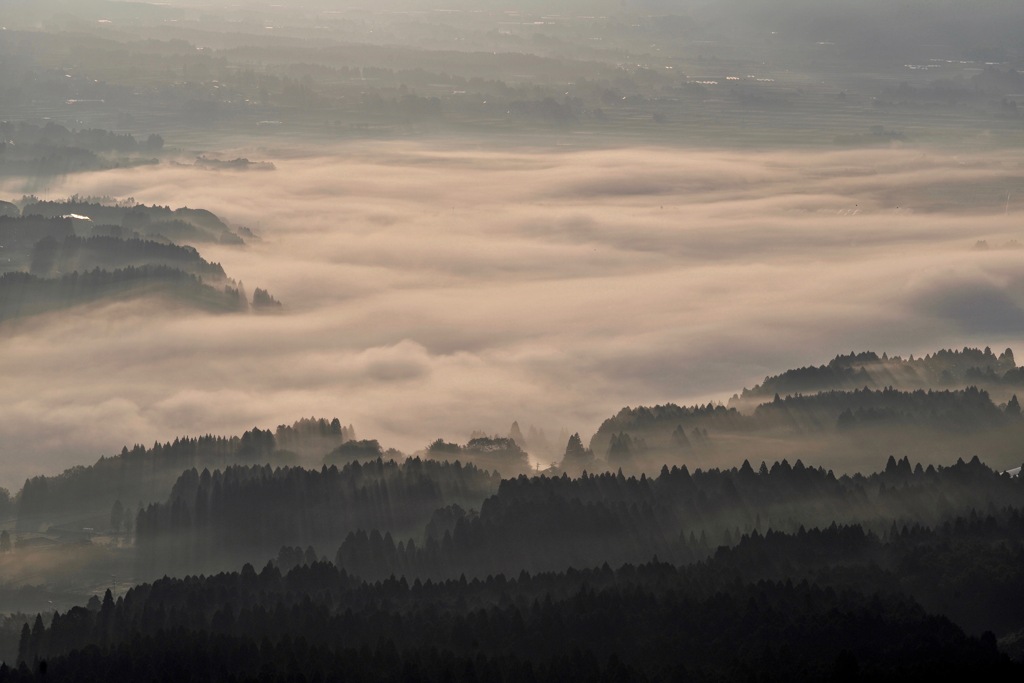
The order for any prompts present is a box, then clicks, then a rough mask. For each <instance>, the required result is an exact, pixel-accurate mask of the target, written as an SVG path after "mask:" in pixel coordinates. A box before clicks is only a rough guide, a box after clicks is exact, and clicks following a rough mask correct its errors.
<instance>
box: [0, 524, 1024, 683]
mask: <svg viewBox="0 0 1024 683" xmlns="http://www.w3.org/2000/svg"><path fill="white" fill-rule="evenodd" d="M851 533H853V534H855V533H856V530H850V531H840V530H826V531H824V532H822V533H821V534H819V535H818V536H811V535H808V534H805V535H804V538H802V539H800V542H803V543H812V544H815V545H821V546H823V547H825V548H826V549H827V548H829V547H840V548H841V547H842V542H841V541H842V537H843V534H851ZM833 537H834V538H833ZM787 540H788V539H787ZM814 541H820V542H818V543H814ZM763 544H764V545H771V546H776V545H778V546H779V547H780V548H784V545H781V544H777V543H776V538H775V537H774V536H773V537H772V538H766V539H764V541H763ZM735 554H736V553H734V552H729V551H727V552H725V553H724V554H720V555H719V556H716V557H715V558H714V559H712V560H710V561H709V562H706V563H700V564H697V565H694V566H691V567H682V568H679V567H673V566H672V565H669V564H665V563H662V562H658V561H652V562H648V563H644V564H641V565H639V566H634V565H624V566H623V567H621V568H619V569H617V570H613V569H611V568H610V567H609V566H608V565H604V566H602V567H600V568H595V569H585V570H569V571H566V572H561V573H552V574H534V575H531V574H529V573H527V572H522V573H518V574H516V575H513V576H506V575H496V576H492V577H488V578H487V579H486V580H476V579H474V580H470V581H467V580H466V579H465V578H460V579H452V580H449V581H444V582H437V583H435V582H431V581H426V582H421V581H419V580H416V581H413V582H411V583H410V582H409V581H407V580H406V579H404V578H401V579H395V578H394V577H392V578H389V579H386V580H384V581H382V582H377V583H374V584H365V583H362V582H359V581H357V580H355V579H353V578H352V577H351V576H349V575H348V574H346V573H345V572H344V571H343V570H339V569H337V568H336V567H334V566H333V565H331V564H329V563H322V562H315V563H313V564H311V565H304V566H299V567H297V568H295V569H292V570H291V571H289V572H288V573H287V574H285V575H282V574H281V572H280V571H278V570H277V569H276V568H275V567H273V565H267V566H266V567H265V568H264V569H263V570H262V571H261V572H259V573H257V572H256V571H255V570H254V569H253V568H252V566H249V565H247V566H246V567H244V568H243V570H242V571H241V572H240V573H233V574H218V575H216V576H210V577H190V578H186V579H167V578H165V579H162V580H160V581H157V582H155V583H153V584H146V585H141V586H138V587H135V588H133V589H131V590H129V592H128V593H127V594H126V595H125V596H123V597H119V598H117V599H116V600H115V599H114V598H113V597H112V596H111V595H110V594H109V593H108V594H107V595H106V596H105V597H104V599H103V601H102V602H101V603H99V604H98V605H93V607H92V609H90V608H87V607H76V608H74V609H72V610H70V611H69V612H66V613H64V614H55V615H54V616H53V617H52V618H49V619H48V621H49V625H48V626H47V624H46V623H44V621H43V619H42V618H41V617H40V618H37V619H36V620H35V622H34V624H33V626H31V627H29V626H28V625H26V626H25V627H24V628H23V630H22V635H21V642H20V648H19V654H20V660H21V663H22V664H24V666H23V667H19V668H18V669H8V670H5V671H3V672H2V673H0V676H4V677H6V680H13V681H20V680H42V678H43V676H44V675H45V677H46V679H47V680H58V681H60V680H72V679H73V680H82V679H87V680H129V679H130V680H138V681H148V680H167V679H168V678H169V679H172V680H185V679H189V678H191V679H198V680H270V681H277V680H281V681H284V680H300V679H305V680H438V681H440V680H446V681H447V680H464V681H476V680H488V681H495V680H497V681H521V680H559V681H562V680H608V681H613V680H693V681H722V680H747V679H750V678H753V679H754V680H766V681H776V680H777V681H805V680H806V681H821V680H829V681H831V680H835V681H848V680H858V679H862V680H879V681H890V680H891V681H898V680H923V679H924V678H925V677H929V678H932V677H939V676H941V675H945V676H954V677H966V678H971V679H983V680H992V681H1002V680H1007V681H1009V680H1016V679H1017V677H1019V676H1020V675H1021V673H1022V672H1024V669H1022V665H1021V664H1014V663H1012V662H1011V661H1010V660H1009V659H1008V658H1006V657H1005V656H1004V655H1001V654H1000V653H999V652H998V651H997V649H996V641H995V638H994V637H993V636H992V634H991V633H986V634H984V635H983V637H981V638H980V639H974V638H970V637H968V636H966V635H965V634H964V633H963V632H962V631H961V630H960V629H959V628H958V627H956V626H955V625H954V624H953V623H951V622H950V621H949V620H947V619H945V618H944V617H941V616H932V615H929V614H928V613H926V611H925V610H924V609H922V608H921V606H920V605H919V604H917V603H916V602H915V601H914V600H913V599H911V598H908V597H906V596H903V595H899V594H897V593H895V592H893V591H886V592H881V593H865V592H860V591H857V590H854V589H849V588H844V589H841V590H837V589H835V588H832V587H831V586H827V585H826V586H820V585H817V584H814V583H811V582H808V581H790V580H785V581H768V580H760V581H750V580H744V579H742V578H738V577H737V574H736V573H735V572H734V571H733V570H732V569H731V568H730V567H728V566H727V565H730V564H735V558H734V557H733V555H735ZM34 672H39V673H38V674H35V673H34ZM34 676H38V678H35V677H34Z"/></svg>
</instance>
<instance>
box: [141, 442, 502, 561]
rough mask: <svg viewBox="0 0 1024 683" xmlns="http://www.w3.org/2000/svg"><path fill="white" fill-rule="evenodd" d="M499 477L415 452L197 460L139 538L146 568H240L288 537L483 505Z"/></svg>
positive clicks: (409, 526) (315, 537)
mask: <svg viewBox="0 0 1024 683" xmlns="http://www.w3.org/2000/svg"><path fill="white" fill-rule="evenodd" d="M498 481H499V477H498V475H496V474H493V473H490V472H486V471H484V470H480V469H477V468H476V467H474V466H472V465H467V466H465V467H464V466H462V465H461V464H460V463H458V462H456V463H454V464H450V463H447V462H443V463H442V462H437V461H433V460H426V461H424V460H420V459H419V458H411V459H409V460H406V461H405V462H403V463H401V464H398V463H396V462H394V461H386V462H385V461H383V460H379V459H378V460H375V461H369V462H366V463H359V462H352V463H349V464H348V465H345V466H343V467H341V468H338V467H335V466H331V467H327V466H326V465H325V466H323V468H322V469H320V470H306V469H302V468H298V467H283V468H277V469H274V468H271V467H270V466H269V465H264V466H262V467H260V466H252V467H229V468H227V469H226V470H224V471H223V472H221V471H220V470H216V471H214V472H213V473H211V472H210V471H209V470H205V469H204V470H203V471H202V473H199V472H197V471H196V470H195V469H191V470H188V471H186V472H185V473H184V474H183V475H182V476H181V478H179V479H178V481H177V482H176V483H175V484H174V488H173V489H172V491H171V495H170V498H169V499H168V500H167V501H166V502H164V503H159V504H157V503H154V504H151V505H149V506H148V507H146V508H145V509H144V510H141V511H140V512H139V514H138V520H137V522H136V544H137V546H138V552H139V557H140V562H141V563H142V564H143V573H148V571H147V570H157V569H158V570H160V571H167V570H172V569H173V570H176V571H184V572H195V571H210V570H211V568H224V567H237V566H238V564H240V562H239V560H240V559H242V560H244V559H246V558H248V559H253V560H257V561H259V559H264V558H267V557H271V556H273V555H274V554H275V553H276V552H277V550H278V549H279V548H280V547H281V546H282V545H290V544H298V545H318V546H321V547H324V546H331V545H335V544H337V543H339V542H340V541H341V539H343V538H345V536H346V535H347V534H351V533H352V532H354V531H357V530H359V529H374V530H379V532H381V533H389V534H390V533H394V534H396V535H401V536H402V537H405V536H408V535H418V534H419V533H421V531H422V529H423V528H424V526H425V525H427V523H428V522H429V521H430V520H431V517H432V515H433V514H434V512H435V511H436V510H438V509H440V508H444V507H446V506H453V505H455V506H465V507H479V506H480V503H481V502H482V501H483V500H484V499H485V498H487V497H488V496H489V495H491V494H492V493H493V492H494V491H495V490H496V489H497V487H498ZM389 538H390V535H389Z"/></svg>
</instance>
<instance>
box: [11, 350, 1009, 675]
mask: <svg viewBox="0 0 1024 683" xmlns="http://www.w3.org/2000/svg"><path fill="white" fill-rule="evenodd" d="M937 355H938V354H937ZM953 355H954V356H956V357H960V355H963V354H960V355H957V354H953ZM966 355H968V356H971V357H973V355H972V354H971V353H967V354H966ZM980 357H981V358H986V357H988V354H987V352H981V356H980ZM1005 357H1006V354H1004V358H1005ZM862 359H863V357H862ZM1021 422H1022V419H1021V415H1020V410H1019V405H1018V403H1017V400H1016V398H1015V397H1011V398H1010V400H1008V401H1006V402H1005V403H1001V404H996V403H995V401H993V399H992V397H991V395H990V394H989V393H988V391H987V390H985V389H982V388H980V387H978V386H974V385H966V386H963V387H958V388H942V389H931V388H920V389H898V388H895V387H893V386H885V387H882V388H870V387H864V386H862V387H853V388H850V389H834V388H833V389H826V390H823V391H819V392H816V393H806V394H805V393H801V392H795V393H791V394H786V395H785V396H781V395H773V397H772V398H771V400H768V401H764V402H762V403H761V404H759V405H758V406H757V407H756V408H755V409H753V410H749V411H744V410H741V409H740V408H738V407H736V406H733V407H726V406H724V405H720V404H711V403H709V404H706V405H703V406H702V405H696V406H691V407H684V406H677V405H673V404H666V405H659V406H652V407H644V406H638V407H636V408H624V409H622V410H621V411H620V412H619V413H618V414H617V415H615V416H614V417H612V418H610V419H609V420H606V421H605V423H604V424H602V426H601V428H600V429H599V430H598V432H597V433H596V434H595V435H594V436H593V437H592V438H591V439H590V446H589V447H587V446H584V441H583V439H582V438H581V437H580V436H579V435H578V434H574V435H572V436H571V437H570V438H569V439H568V443H567V444H566V448H565V455H564V458H563V460H562V462H561V463H559V464H558V465H556V466H554V467H551V468H549V469H547V470H545V471H544V472H542V473H541V472H537V471H536V470H531V469H530V461H529V460H528V458H529V454H528V453H527V451H526V449H525V448H523V446H522V445H520V444H521V442H522V443H525V440H524V439H523V436H522V432H521V430H519V428H518V425H517V424H515V425H513V428H512V430H510V434H509V436H507V437H506V436H501V435H494V436H482V435H475V436H473V437H472V438H470V439H469V440H468V441H467V442H466V443H465V444H458V443H455V442H451V441H446V440H445V439H443V438H439V439H435V440H434V441H432V442H430V443H429V444H428V445H427V446H426V447H425V448H424V449H423V450H421V451H419V452H418V453H417V454H415V455H413V456H407V455H405V454H403V453H401V452H399V451H397V450H394V449H386V448H384V447H383V446H382V445H381V444H380V443H379V442H378V441H376V440H374V439H357V438H356V433H355V430H354V428H353V427H352V426H351V425H347V426H346V425H344V424H343V423H342V422H341V421H340V420H339V419H337V418H334V419H332V420H327V419H325V418H304V419H302V420H298V421H296V422H294V423H292V424H287V425H286V424H282V425H279V426H278V427H277V428H276V429H273V430H272V429H261V428H258V427H254V428H253V429H251V430H249V431H247V432H245V433H244V434H242V435H241V436H237V437H217V436H211V435H207V436H203V437H180V438H178V439H175V440H173V441H171V442H167V443H162V444H161V443H155V444H154V445H153V446H152V447H150V448H146V447H143V446H141V445H136V446H133V447H131V448H128V447H125V448H124V449H123V450H122V451H121V453H120V454H118V455H115V456H113V457H104V458H101V459H100V460H99V461H97V462H96V463H95V464H93V465H91V466H87V467H76V468H73V469H70V470H68V471H66V472H64V473H62V474H61V475H59V476H56V477H36V478H32V479H29V480H28V481H27V482H26V483H25V486H24V487H23V488H22V490H21V491H19V492H18V493H17V494H15V495H14V496H13V497H12V496H10V495H9V494H6V492H4V494H5V495H4V497H3V501H2V502H3V503H4V506H5V509H7V510H8V512H9V513H10V514H13V515H15V516H16V519H17V527H16V528H15V530H14V531H15V533H14V535H13V537H12V536H11V535H9V534H7V532H4V533H5V534H7V535H6V536H5V537H3V538H0V562H4V563H8V565H9V566H12V567H13V566H15V564H11V563H17V562H18V561H19V558H25V559H26V561H28V560H29V558H44V557H47V555H46V553H47V552H62V551H64V552H66V551H67V550H69V549H71V547H72V546H70V545H68V544H69V543H72V542H73V543H76V544H78V545H77V546H75V549H74V550H73V552H76V553H87V556H88V557H89V558H90V559H89V562H90V563H91V564H90V565H89V566H90V567H92V570H91V571H94V572H103V571H106V572H108V574H109V573H110V572H114V571H116V572H118V573H130V574H132V575H133V576H134V578H133V579H129V581H128V584H127V585H126V586H123V587H122V588H121V589H120V590H117V589H115V590H113V591H106V595H105V596H104V597H103V598H102V599H101V598H100V597H99V596H100V594H102V591H100V592H99V593H96V594H95V595H94V596H93V598H92V599H90V600H88V601H87V604H85V603H86V601H85V600H83V601H82V603H83V604H81V605H80V606H78V607H71V608H66V607H65V608H60V609H56V610H53V611H47V612H39V615H38V616H36V615H34V614H32V615H20V616H17V615H16V616H13V617H12V618H11V619H9V620H8V621H7V622H5V626H4V628H3V629H0V652H3V653H6V654H4V655H3V658H4V659H5V660H6V664H5V665H4V667H3V668H0V680H12V681H28V680H43V679H44V678H45V679H46V680H95V679H104V678H105V679H126V680H127V679H131V680H140V681H148V680H153V681H156V680H167V679H168V678H172V679H189V678H191V679H197V680H239V681H242V680H253V681H255V680H267V681H277V680H281V681H284V680H289V681H291V680H303V679H305V680H310V681H311V680H331V679H337V678H345V679H353V680H417V679H418V680H466V681H474V680H507V681H520V680H538V681H540V680H564V679H566V678H573V679H577V678H582V679H588V680H609V681H612V680H651V681H660V680H695V681H732V680H749V679H753V680H779V681H803V680H806V681H811V680H836V681H850V680H903V679H906V678H911V679H919V678H923V677H925V676H927V677H930V678H934V677H937V676H940V675H942V674H946V675H949V674H950V672H953V673H954V674H956V675H962V676H968V675H970V676H982V677H984V678H985V679H986V680H1016V679H1017V678H1019V677H1020V675H1021V673H1024V617H1022V615H1024V589H1022V588H1021V587H1022V586H1024V478H1021V477H1019V476H1013V475H1011V474H1010V473H1008V472H1004V471H1002V468H1000V469H994V468H993V467H991V466H989V465H987V464H986V462H985V460H986V459H987V457H988V456H989V455H991V454H992V453H996V452H998V451H997V449H996V448H995V446H994V445H993V444H996V445H998V443H999V442H998V440H997V439H995V438H994V437H993V435H1001V437H1000V438H1004V439H1008V438H1009V437H1011V436H1013V435H1015V434H1017V433H1018V432H1019V430H1021V429H1022V427H1021ZM885 429H895V430H898V431H905V432H907V433H910V434H913V435H918V434H924V435H927V436H928V438H930V439H933V441H931V442H929V443H938V442H939V441H941V440H943V439H949V440H952V439H953V438H954V436H956V435H959V436H960V437H963V438H965V439H966V438H968V437H969V438H973V439H975V441H974V442H973V443H975V444H976V445H977V446H978V452H979V453H981V454H982V455H981V456H980V457H979V455H968V454H967V453H964V454H963V456H962V457H957V458H953V459H951V460H947V461H945V462H943V458H942V456H941V455H939V454H935V455H934V456H933V457H930V458H927V459H926V460H924V461H923V462H919V461H916V460H915V459H912V458H911V457H909V456H907V455H888V456H886V455H879V454H878V453H877V452H876V451H872V450H871V449H870V447H866V446H865V445H864V444H865V443H866V442H863V441H858V440H857V439H858V438H863V436H864V435H874V434H877V433H880V432H881V431H883V430H885ZM773 434H774V435H778V434H787V435H790V436H792V435H796V437H799V438H804V439H817V438H819V437H820V435H822V434H825V435H831V436H832V437H835V438H836V439H847V440H849V441H850V442H851V443H852V444H855V445H856V447H857V448H859V449H861V450H862V451H864V455H865V457H868V456H873V457H874V458H875V462H876V463H878V464H881V463H883V462H884V467H882V468H881V469H878V468H877V467H876V468H873V471H872V470H867V471H850V470H849V469H845V470H844V469H839V468H832V467H831V466H830V463H829V460H828V459H827V458H822V457H818V458H817V459H813V460H808V461H807V462H809V463H810V464H805V461H804V460H803V459H801V458H792V459H791V458H787V457H777V458H771V459H769V458H764V459H760V458H759V459H755V458H754V457H746V458H744V459H742V460H736V461H734V462H739V463H740V464H738V465H735V464H734V465H732V466H723V465H722V464H717V463H723V462H728V458H729V455H730V452H729V451H728V449H727V448H725V447H723V445H726V446H727V445H728V443H729V441H728V439H730V438H736V437H740V436H742V437H750V438H751V440H750V441H749V442H748V443H749V444H757V443H758V442H759V441H760V440H762V439H764V438H766V437H769V436H770V435H773ZM858 435H861V436H860V437H858ZM517 439H518V440H519V441H517ZM775 443H776V444H778V443H784V442H783V441H776V442H775ZM816 443H828V442H825V441H820V442H816ZM749 452H750V455H751V456H754V455H755V454H756V453H757V452H758V451H757V450H756V448H753V447H751V448H749ZM784 452H785V451H784ZM666 454H667V456H666ZM709 457H710V458H711V460H708V458H709ZM658 461H660V463H661V464H659V465H658V466H657V468H653V467H650V466H649V465H650V464H651V463H652V462H658ZM837 462H839V461H837ZM712 463H714V464H712ZM48 524H49V525H50V526H49V528H47V525H48ZM58 524H60V525H62V526H58ZM85 524H87V525H90V527H91V528H89V529H88V530H85V529H83V530H82V531H79V530H78V529H79V528H80V527H78V526H76V525H85ZM104 539H105V540H104ZM47 544H55V545H51V546H47ZM47 547H52V548H53V550H52V551H47V550H46V548H47ZM104 548H109V550H104ZM62 549H63V550H62ZM104 552H108V553H109V559H107V560H105V559H104V557H106V556H105V555H104ZM85 556H86V555H83V557H85ZM33 561H34V560H33ZM104 562H106V563H107V564H104ZM104 567H107V569H104ZM240 567H241V570H239V568H240ZM257 568H259V569H257ZM162 575H163V576H164V578H162V579H159V578H157V577H160V576H162ZM124 588H127V590H124ZM5 590H6V589H5ZM52 594H53V595H54V596H56V593H52ZM11 595H13V594H11ZM46 595H47V594H46V593H45V592H42V593H40V596H41V599H45V597H46ZM19 624H23V627H21V628H20V631H19V630H18V629H19V626H18V625H19Z"/></svg>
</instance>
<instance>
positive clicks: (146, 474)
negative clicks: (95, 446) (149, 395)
mask: <svg viewBox="0 0 1024 683" xmlns="http://www.w3.org/2000/svg"><path fill="white" fill-rule="evenodd" d="M354 436H355V431H354V430H353V428H352V426H351V425H349V426H347V427H346V426H343V425H342V424H341V421H340V420H338V418H334V419H333V420H326V419H324V418H319V419H317V418H305V419H302V420H298V421H297V422H295V423H293V424H291V425H280V426H278V427H277V429H276V430H275V431H271V430H269V429H263V430H261V429H259V428H255V427H254V428H253V429H251V430H249V431H247V432H245V433H244V434H242V436H240V437H239V436H233V437H222V436H209V435H207V436H200V437H182V438H178V439H175V440H174V441H172V442H168V443H155V444H153V446H152V447H151V448H146V447H145V446H142V445H135V446H133V447H132V448H130V449H129V448H128V447H127V446H126V447H124V448H123V449H122V450H121V453H120V454H119V455H116V456H113V457H102V458H100V459H99V460H98V461H97V462H96V463H94V464H92V465H88V466H82V465H79V466H77V467H73V468H71V469H68V470H66V471H65V472H63V473H62V474H60V475H57V476H52V477H46V476H38V477H32V478H31V479H28V480H26V481H25V485H24V487H23V488H22V490H21V491H20V492H19V493H18V494H17V496H16V508H17V514H18V526H19V528H20V529H24V530H33V531H35V530H39V528H40V526H45V524H47V523H48V522H49V520H51V519H53V518H54V517H62V516H68V515H77V516H79V517H80V518H83V519H88V518H90V517H94V518H98V519H99V520H100V521H101V522H103V524H104V525H105V520H106V519H108V516H109V514H110V511H111V509H112V508H113V506H114V504H115V503H117V502H121V503H122V506H123V507H124V508H125V509H126V510H127V511H128V512H129V518H130V519H134V517H135V514H136V509H135V508H134V506H135V505H148V504H149V503H151V502H161V501H164V500H166V498H167V495H168V491H170V490H171V487H172V486H173V485H174V483H175V482H176V481H177V480H178V479H179V478H180V477H181V476H182V472H185V471H188V470H192V469H200V470H201V469H207V468H211V469H217V468H221V469H223V468H225V467H228V466H230V465H237V464H268V463H269V464H277V465H283V464H294V463H296V462H298V461H299V460H300V459H302V458H308V457H310V456H314V457H315V458H316V460H317V461H319V459H320V458H321V457H322V454H323V453H325V452H327V451H329V450H330V449H331V448H334V447H337V446H338V445H340V444H342V443H344V442H346V441H349V440H351V439H353V438H354ZM128 506H132V507H128ZM90 524H91V523H90Z"/></svg>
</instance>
